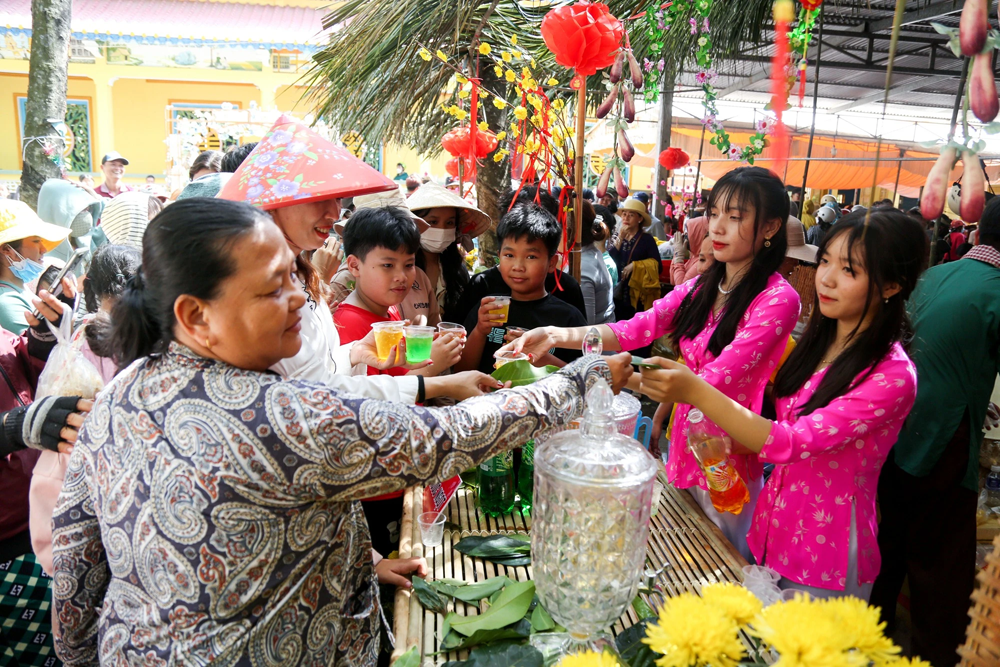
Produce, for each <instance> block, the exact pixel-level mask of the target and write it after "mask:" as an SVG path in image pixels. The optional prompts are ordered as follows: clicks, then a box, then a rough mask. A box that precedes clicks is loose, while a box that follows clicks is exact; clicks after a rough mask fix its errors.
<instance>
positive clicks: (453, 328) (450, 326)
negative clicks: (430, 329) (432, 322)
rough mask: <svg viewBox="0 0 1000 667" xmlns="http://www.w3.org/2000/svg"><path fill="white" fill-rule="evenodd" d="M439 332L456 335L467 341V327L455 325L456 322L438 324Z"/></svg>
mask: <svg viewBox="0 0 1000 667" xmlns="http://www.w3.org/2000/svg"><path fill="white" fill-rule="evenodd" d="M438 331H440V332H441V333H443V334H454V335H455V336H458V337H459V338H461V339H462V340H463V341H464V340H465V336H466V331H465V327H463V326H462V325H461V324H455V323H454V322H438Z"/></svg>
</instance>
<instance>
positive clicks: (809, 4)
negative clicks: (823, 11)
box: [799, 0, 823, 12]
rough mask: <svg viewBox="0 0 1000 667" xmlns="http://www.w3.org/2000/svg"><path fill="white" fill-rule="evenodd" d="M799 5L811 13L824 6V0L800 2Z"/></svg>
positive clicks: (800, 0)
mask: <svg viewBox="0 0 1000 667" xmlns="http://www.w3.org/2000/svg"><path fill="white" fill-rule="evenodd" d="M799 4H801V5H802V6H803V7H805V8H806V9H808V10H809V11H811V12H814V11H816V10H817V9H819V6H820V5H822V4H823V0H799Z"/></svg>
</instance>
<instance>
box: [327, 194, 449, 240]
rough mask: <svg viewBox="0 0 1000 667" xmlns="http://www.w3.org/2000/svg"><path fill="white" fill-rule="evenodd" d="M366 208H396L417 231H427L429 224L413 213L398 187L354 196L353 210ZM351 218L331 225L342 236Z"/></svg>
mask: <svg viewBox="0 0 1000 667" xmlns="http://www.w3.org/2000/svg"><path fill="white" fill-rule="evenodd" d="M366 208H398V209H402V210H403V211H405V212H406V214H407V215H409V216H410V218H412V219H413V222H414V224H416V225H417V231H418V232H420V233H421V234H423V233H424V232H425V231H427V228H428V227H430V225H428V224H427V221H426V220H424V219H423V218H421V217H419V216H416V215H414V214H413V211H411V210H410V206H409V202H408V201H407V199H406V197H404V196H403V193H402V192H400V191H399V188H395V189H393V190H390V191H388V192H376V193H375V194H370V195H361V196H360V197H355V198H354V212H355V214H356V213H357V212H358V211H361V210H363V209H366ZM352 219H353V217H352V218H348V219H347V220H343V221H341V222H337V223H335V224H334V225H333V228H334V230H335V231H336V232H337V233H338V234H340V235H341V236H343V234H344V228H345V227H346V226H347V225H348V224H349V223H350V222H351V220H352Z"/></svg>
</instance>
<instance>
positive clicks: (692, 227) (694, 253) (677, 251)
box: [670, 215, 708, 285]
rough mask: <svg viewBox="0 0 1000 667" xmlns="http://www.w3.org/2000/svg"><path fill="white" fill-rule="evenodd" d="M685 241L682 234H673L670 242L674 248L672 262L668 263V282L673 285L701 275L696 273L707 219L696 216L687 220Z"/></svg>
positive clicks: (705, 232) (705, 237) (681, 283)
mask: <svg viewBox="0 0 1000 667" xmlns="http://www.w3.org/2000/svg"><path fill="white" fill-rule="evenodd" d="M685 226H686V227H687V240H686V241H685V239H684V234H682V233H681V232H679V231H678V232H675V233H674V237H673V240H672V242H671V243H672V245H673V248H674V256H673V261H671V263H670V282H671V284H673V285H683V284H684V283H686V282H687V281H689V280H691V279H692V278H694V277H696V276H699V275H701V274H700V273H699V271H698V261H699V257H698V255H699V254H700V252H701V246H702V244H703V243H704V241H705V239H707V238H708V218H707V217H705V216H703V215H702V216H698V217H697V218H689V219H688V221H687V222H686V223H685Z"/></svg>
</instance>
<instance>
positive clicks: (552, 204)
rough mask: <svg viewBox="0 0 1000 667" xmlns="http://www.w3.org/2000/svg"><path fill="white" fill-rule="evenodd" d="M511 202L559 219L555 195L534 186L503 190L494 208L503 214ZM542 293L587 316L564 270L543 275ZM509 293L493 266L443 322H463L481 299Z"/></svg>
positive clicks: (577, 290) (475, 279)
mask: <svg viewBox="0 0 1000 667" xmlns="http://www.w3.org/2000/svg"><path fill="white" fill-rule="evenodd" d="M515 195H516V198H515ZM515 202H516V203H517V204H531V203H535V204H537V205H538V206H541V207H542V208H543V209H545V210H546V211H548V212H549V214H551V215H552V217H554V218H557V219H558V217H559V201H558V199H557V198H556V195H553V194H549V193H548V192H547V191H545V190H539V189H538V188H537V187H536V186H534V185H526V186H524V187H523V188H521V189H520V192H518V191H516V190H507V191H506V192H505V193H504V194H502V195H501V196H500V198H499V199H498V201H497V208H498V209H499V210H501V211H503V212H504V213H506V212H507V211H510V210H511V209H512V208H513V207H514V205H515ZM545 291H546V293H548V294H551V295H552V296H554V297H556V298H557V299H560V300H562V301H565V302H566V303H568V304H569V305H571V306H573V307H574V308H576V309H577V310H578V311H579V312H580V316H581V317H583V318H586V317H587V307H586V305H585V304H584V303H583V291H582V290H581V289H580V283H578V282H577V281H576V279H575V278H573V276H571V275H570V274H569V273H568V272H567V271H564V270H558V269H557V270H556V271H553V272H552V273H549V274H546V276H545ZM510 294H511V290H510V287H509V286H508V285H507V283H506V282H504V279H503V276H502V275H501V274H500V269H499V268H498V267H496V266H494V267H493V268H491V269H487V270H486V271H482V272H480V273H477V274H476V275H475V276H473V277H472V280H471V281H470V282H469V286H468V287H467V288H465V289H464V290H463V291H462V296H461V298H460V299H459V301H458V304H457V305H456V306H455V308H454V311H448V312H446V313H445V319H446V320H447V321H449V322H458V323H460V324H461V323H464V322H465V321H466V320H467V319H468V318H469V316H470V314H471V313H473V312H478V311H479V308H480V307H481V304H482V301H483V298H485V297H487V296H493V295H495V296H510Z"/></svg>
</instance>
